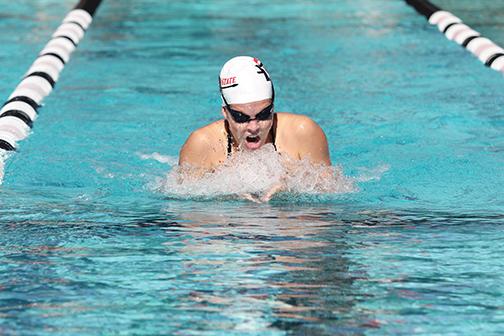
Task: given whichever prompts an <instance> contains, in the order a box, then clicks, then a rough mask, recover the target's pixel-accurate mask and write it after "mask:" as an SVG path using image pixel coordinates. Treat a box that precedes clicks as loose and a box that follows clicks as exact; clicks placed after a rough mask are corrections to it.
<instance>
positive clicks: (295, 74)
mask: <svg viewBox="0 0 504 336" xmlns="http://www.w3.org/2000/svg"><path fill="white" fill-rule="evenodd" d="M435 3H436V4H437V5H439V6H440V7H443V8H446V9H449V10H451V11H453V12H454V13H455V14H456V15H458V16H460V17H461V18H462V19H463V20H464V21H465V22H466V23H467V24H468V25H470V26H472V27H473V28H474V29H476V30H478V31H480V32H481V33H482V34H483V35H485V36H487V37H489V38H491V39H492V40H494V41H495V42H496V43H498V44H500V45H504V29H503V26H502V22H504V7H503V6H502V4H499V3H490V2H485V3H484V4H481V3H474V2H471V1H468V0H463V1H461V0H457V1H455V0H450V1H448V0H438V1H436V2H435ZM73 5H74V1H59V0H58V1H57V0H44V1H35V0H22V1H18V2H16V3H13V2H11V3H7V4H4V5H3V10H2V14H0V31H1V32H2V33H0V45H1V46H2V47H1V48H0V64H1V65H2V66H1V71H0V79H1V80H0V96H1V97H4V98H7V97H8V95H9V94H10V93H11V91H12V90H13V88H14V87H15V85H16V84H17V82H18V80H19V78H20V77H21V76H22V75H23V73H24V72H25V71H26V70H27V69H28V67H29V65H30V64H31V63H32V62H33V60H34V58H35V56H36V54H37V53H38V52H39V51H40V50H41V49H42V47H43V45H44V44H45V43H46V42H47V40H48V39H49V37H50V35H51V34H52V32H53V31H54V30H55V29H56V27H57V26H58V25H59V23H60V21H61V19H62V18H63V17H64V16H65V14H66V13H67V12H68V11H69V10H70V9H71V8H72V7H73ZM239 54H245V55H248V54H249V55H254V56H257V57H259V58H261V60H262V61H263V62H264V63H265V64H266V66H267V68H268V70H269V71H270V73H271V75H272V77H273V78H274V80H275V87H276V91H277V98H278V99H277V106H278V108H277V109H278V110H283V111H292V112H295V113H305V114H308V115H310V116H311V117H312V118H313V119H315V120H316V121H317V122H319V124H320V125H321V126H322V128H323V129H324V130H325V132H326V134H327V137H328V139H329V143H330V151H331V157H332V161H333V163H334V164H337V165H339V166H340V167H341V169H342V170H343V172H344V175H345V176H346V177H348V178H350V179H353V181H354V182H353V183H355V186H356V187H357V189H358V190H357V191H354V192H348V193H338V194H329V195H327V194H325V195H299V194H291V195H280V196H279V197H277V198H275V199H273V200H272V201H271V202H269V203H267V204H259V205H258V204H254V203H250V202H245V201H241V200H233V199H231V200H230V199H222V198H219V197H215V198H211V197H210V198H206V199H205V200H203V201H202V200H199V199H198V200H195V199H191V198H187V197H179V198H177V197H174V196H173V195H168V194H167V193H163V192H160V188H159V185H162V184H163V182H162V181H163V180H164V179H165V176H166V174H167V173H168V172H169V171H170V169H171V167H172V166H173V165H174V163H175V162H176V161H177V155H178V151H179V148H180V146H181V145H182V143H183V142H184V140H185V138H186V137H187V135H188V134H189V133H190V131H191V130H194V129H195V128H197V127H200V126H202V125H204V124H206V123H208V122H210V121H213V120H216V119H218V118H219V104H220V101H219V96H218V91H217V87H216V85H217V83H216V82H217V81H216V78H217V74H218V71H219V69H220V67H221V66H222V64H223V63H224V62H225V61H226V60H227V59H228V58H230V57H232V56H235V55H239ZM503 83H504V79H503V78H502V74H500V73H497V72H495V71H492V70H489V69H487V68H485V67H484V66H482V65H481V64H480V62H479V61H478V60H477V59H476V58H474V57H472V56H471V55H470V54H469V53H468V52H467V51H465V50H464V49H462V48H460V47H458V46H457V45H456V44H454V43H452V42H449V41H448V40H446V39H445V38H444V36H443V35H442V34H440V33H439V32H438V31H437V30H436V28H435V27H433V26H430V25H428V24H427V23H426V21H425V19H424V18H423V17H421V16H419V15H418V14H416V13H415V12H414V10H413V9H412V8H410V7H408V6H407V5H405V3H404V2H403V1H399V0H398V1H390V0H361V1H346V0H345V1H331V2H330V1H315V0H313V1H306V0H304V1H301V0H299V1H289V2H285V1H280V0H272V1H267V2H266V1H250V2H247V3H243V2H238V1H231V0H226V1H196V0H194V1H170V2H169V3H168V2H164V1H154V0H150V1H148V0H144V1H141V2H140V1H105V2H104V4H103V5H102V7H100V8H99V10H98V12H97V16H96V20H95V22H93V24H92V26H91V28H90V29H89V31H88V33H87V34H86V36H85V38H84V40H83V41H82V42H81V43H80V45H79V47H78V49H77V51H76V52H75V53H74V54H73V56H72V59H71V61H70V62H69V63H68V65H67V66H66V67H65V70H64V71H63V73H62V75H61V78H60V80H59V81H58V84H57V86H56V89H55V90H54V92H53V93H52V94H51V95H50V96H49V97H48V98H47V99H46V100H45V102H44V103H45V106H44V107H43V108H42V109H40V116H39V118H38V119H37V121H36V122H35V127H34V130H33V133H32V134H31V135H30V137H28V138H27V139H26V140H24V141H23V142H21V143H20V144H19V145H20V146H19V147H20V148H19V151H18V153H16V154H15V155H13V156H11V157H10V158H8V159H7V161H6V162H5V167H4V168H5V169H4V179H3V184H2V185H1V186H0V334H6V335H14V334H16V335H17V334H23V335H79V334H82V335H91V334H96V335H98V334H100V335H101V334H107V335H119V334H139V335H154V334H156V335H157V334H166V335H178V334H180V335H286V334H292V335H302V334H309V335H355V334H356V335H360V334H365V335H390V334H397V335H411V334H416V335H433V334H445V335H461V334H467V335H474V334H485V335H492V334H496V335H497V334H500V333H501V331H502V330H503V328H504V313H503V312H504V309H503V308H504V296H503V295H504V288H503V285H502V284H503V283H504V276H503V274H504V272H503V271H504V262H503V261H502V254H503V252H504V243H503V242H504V234H503V232H502V228H503V226H501V225H504V195H503V192H502V190H504V170H503V164H504V135H503V134H504V132H503V131H504V120H503V114H502V111H501V108H502V106H503V103H504V96H503V95H502V94H501V93H502V86H503Z"/></svg>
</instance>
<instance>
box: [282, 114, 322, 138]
mask: <svg viewBox="0 0 504 336" xmlns="http://www.w3.org/2000/svg"><path fill="white" fill-rule="evenodd" d="M277 118H278V128H279V131H282V132H285V133H288V134H290V135H291V136H296V137H299V136H301V137H308V136H321V135H323V134H324V132H323V130H322V128H321V127H320V126H319V125H318V124H317V123H316V122H315V121H314V120H313V119H311V118H310V117H308V116H306V115H304V114H295V113H289V112H278V113H277Z"/></svg>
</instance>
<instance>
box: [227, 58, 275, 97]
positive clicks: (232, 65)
mask: <svg viewBox="0 0 504 336" xmlns="http://www.w3.org/2000/svg"><path fill="white" fill-rule="evenodd" d="M219 85H220V91H221V95H222V100H223V101H222V106H226V103H227V104H246V103H252V102H256V101H260V100H264V99H270V98H271V99H273V98H274V89H273V82H272V81H271V78H270V76H269V74H268V72H267V71H266V69H265V68H264V66H263V64H262V62H261V61H260V60H258V59H257V58H254V57H250V56H237V57H234V58H232V59H230V60H229V61H227V62H226V64H224V66H223V67H222V69H221V72H220V76H219Z"/></svg>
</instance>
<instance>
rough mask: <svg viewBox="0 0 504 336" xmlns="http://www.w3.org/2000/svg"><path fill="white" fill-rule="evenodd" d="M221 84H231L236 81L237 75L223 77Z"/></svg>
mask: <svg viewBox="0 0 504 336" xmlns="http://www.w3.org/2000/svg"><path fill="white" fill-rule="evenodd" d="M220 83H221V86H224V85H231V84H235V83H236V76H235V77H228V78H221V81H220Z"/></svg>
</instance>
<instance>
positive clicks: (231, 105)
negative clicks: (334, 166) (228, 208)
mask: <svg viewBox="0 0 504 336" xmlns="http://www.w3.org/2000/svg"><path fill="white" fill-rule="evenodd" d="M219 88H220V94H221V98H222V108H221V112H222V115H223V117H224V119H221V120H218V121H215V122H213V123H211V124H209V125H206V126H204V127H202V128H200V129H198V130H196V131H194V132H192V133H191V135H190V136H189V138H188V139H187V140H186V142H185V144H184V145H183V147H182V149H181V151H180V155H179V165H180V166H181V167H184V166H185V167H191V170H192V172H193V173H192V175H193V176H201V175H203V174H204V173H206V172H211V171H213V170H215V169H216V168H217V167H218V166H220V165H222V164H223V163H224V162H225V161H226V159H227V158H229V157H231V156H232V155H233V154H235V153H237V152H239V151H254V150H257V149H259V148H261V147H262V146H264V145H266V144H271V145H273V147H274V148H275V150H276V151H277V152H278V153H279V154H280V155H282V156H287V157H289V158H290V159H294V160H303V159H305V158H306V159H308V160H310V161H311V163H313V164H318V165H326V166H330V165H331V160H330V158H329V148H328V144H327V138H326V136H325V134H324V131H323V130H322V129H321V128H320V126H319V125H318V124H317V123H316V122H314V121H313V120H312V119H310V118H309V117H307V116H304V115H300V114H293V113H286V112H276V111H275V110H274V100H275V90H274V87H273V82H272V80H271V77H270V75H269V73H268V72H267V71H266V69H265V68H264V65H263V64H262V62H261V61H260V60H258V59H257V58H253V57H249V56H238V57H234V58H232V59H230V60H229V61H227V62H226V63H225V64H224V66H223V67H222V69H221V72H220V76H219ZM281 190H282V186H281V183H279V184H278V185H275V186H273V187H272V188H271V190H270V191H269V192H267V193H266V194H265V195H264V196H263V197H262V198H261V199H259V200H258V201H268V200H269V199H270V198H271V197H272V196H273V194H275V193H276V192H278V191H281ZM246 198H248V199H251V198H252V197H251V196H250V195H246ZM252 200H256V199H255V198H253V199H252Z"/></svg>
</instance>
